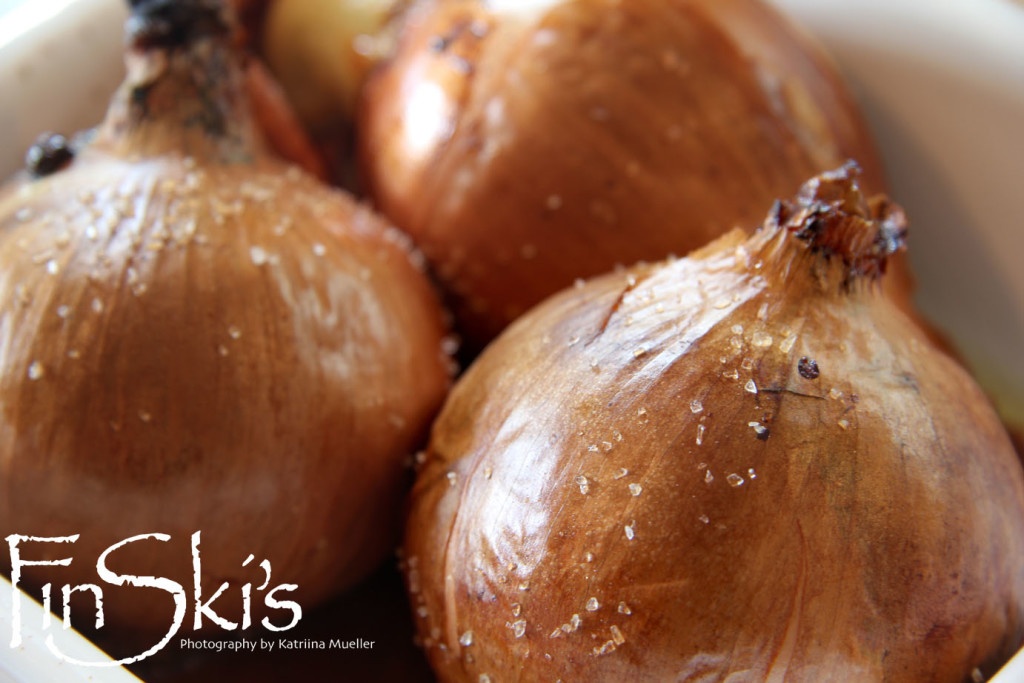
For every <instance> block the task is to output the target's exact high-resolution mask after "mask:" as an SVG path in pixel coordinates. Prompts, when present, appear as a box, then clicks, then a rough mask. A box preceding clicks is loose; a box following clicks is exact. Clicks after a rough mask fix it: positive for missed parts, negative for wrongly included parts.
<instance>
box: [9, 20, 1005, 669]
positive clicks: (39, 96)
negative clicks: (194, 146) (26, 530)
mask: <svg viewBox="0 0 1024 683" xmlns="http://www.w3.org/2000/svg"><path fill="white" fill-rule="evenodd" d="M773 2H775V3H776V4H778V5H779V6H781V7H782V8H783V9H785V10H786V11H788V12H789V13H790V14H791V15H793V16H794V17H796V18H797V19H798V20H800V21H801V22H802V23H803V24H804V25H805V26H806V27H807V29H808V30H809V31H810V32H811V33H812V34H814V35H816V36H817V37H818V38H819V39H820V40H821V42H823V43H824V44H825V46H826V47H827V48H828V49H829V51H830V52H831V53H832V54H833V55H834V56H835V58H836V60H837V62H838V63H839V65H840V67H841V68H842V70H843V71H844V72H845V73H846V75H847V77H848V78H849V79H850V81H851V83H852V85H853V87H854V90H855V91H856V93H857V94H858V96H859V98H860V100H861V102H862V105H863V107H864V110H865V112H866V114H867V117H868V119H869V122H870V124H871V126H872V128H873V130H874V132H875V135H876V136H877V139H878V141H879V143H880V146H881V149H882V153H883V157H884V160H885V163H886V168H887V171H888V173H889V178H890V180H891V185H892V189H893V197H894V198H895V199H896V200H897V201H899V202H900V203H901V204H903V205H904V207H905V208H906V209H907V211H908V214H909V215H910V217H911V220H912V234H911V254H912V260H913V263H914V266H915V268H916V271H917V274H918V278H919V283H920V290H919V297H918V298H919V303H920V305H921V307H922V309H923V310H924V311H925V312H926V313H927V314H928V315H929V316H931V317H932V318H933V319H934V320H935V321H936V322H937V323H938V324H939V325H940V326H941V327H942V328H943V329H945V330H946V331H948V332H949V333H950V335H951V336H952V338H953V339H954V340H955V342H956V343H957V344H958V345H959V347H960V348H961V349H962V351H963V352H964V354H965V356H966V357H967V359H968V360H969V362H970V363H971V365H972V366H973V369H974V370H975V372H976V374H977V375H978V376H979V377H980V379H981V380H982V382H983V384H985V385H986V387H987V388H988V389H989V390H990V391H991V392H992V393H993V395H994V396H995V397H996V399H997V402H998V403H999V407H1000V408H1001V410H1002V411H1003V414H1004V415H1005V416H1006V417H1007V418H1008V419H1010V420H1011V421H1012V422H1014V423H1015V424H1018V425H1024V353H1022V352H1021V351H1022V349H1024V268H1021V267H1020V266H1019V265H1018V263H1017V262H1018V260H1019V259H1020V258H1021V255H1022V254H1024V218H1021V214H1020V209H1018V202H1019V201H1020V194H1021V190H1020V186H1021V182H1022V181H1024V7H1022V6H1020V5H1017V4H1014V3H1013V2H1012V1H1011V0H971V2H964V1H963V0H857V1H856V2H854V1H853V0H773ZM124 6H125V3H124V1H123V0H31V2H24V3H23V4H21V5H18V6H17V7H16V9H15V10H14V11H12V12H11V13H9V14H8V15H6V16H5V17H4V18H0V178H4V177H6V176H8V175H9V174H10V173H12V172H13V171H14V170H16V169H17V168H18V167H19V166H20V165H21V159H22V158H23V155H24V152H25V150H26V149H27V148H28V146H29V145H30V144H31V143H32V141H33V140H34V139H35V138H36V136H37V135H38V134H39V133H40V132H42V131H46V130H54V131H57V132H62V133H70V132H73V131H75V130H78V129H81V128H83V127H88V126H90V125H92V124H94V123H96V122H97V121H98V120H99V118H100V117H101V115H102V113H103V110H104V107H105V105H106V102H107V99H108V97H109V95H110V93H111V91H112V90H113V88H114V87H115V86H116V85H117V83H118V82H119V81H120V78H121V76H122V74H123V67H122V65H121V24H122V19H123V18H124V16H125V13H126V10H125V7H124ZM9 590H10V589H9V587H8V586H7V585H5V584H3V583H0V593H5V592H9ZM5 613H9V602H8V603H5V602H4V601H3V596H0V626H3V625H4V624H5V623H7V622H5V621H4V619H3V617H4V614H5ZM0 638H2V639H4V640H5V641H6V642H0V652H2V656H0V683H7V682H8V681H15V682H19V683H20V682H25V683H29V682H31V683H34V682H35V681H49V680H54V681H56V680H62V681H63V680H74V679H73V678H72V677H71V676H72V675H77V674H71V673H69V672H68V670H67V668H66V667H65V668H64V669H63V670H54V669H53V667H52V666H51V665H52V662H39V661H37V660H38V659H39V658H40V657H52V655H50V653H49V652H48V651H47V650H46V649H45V648H23V649H21V650H9V649H8V648H7V647H6V646H7V643H8V642H9V634H5V633H4V631H3V629H2V628H0ZM10 662H13V664H11V663H10ZM40 667H41V668H40ZM55 671H57V672H56V673H55ZM107 673H109V672H107ZM106 675H107V674H106V673H101V672H98V671H96V670H92V671H90V672H89V676H90V677H91V679H92V680H94V681H103V680H110V681H115V680H117V679H115V678H105V677H104V676H106ZM110 675H111V676H116V675H117V674H116V673H113V674H110ZM83 680H84V677H83ZM122 680H123V679H122ZM992 680H993V681H998V682H999V683H1010V682H1017V681H1024V653H1022V655H1019V656H1018V657H1017V658H1016V659H1015V660H1014V661H1013V662H1011V663H1010V664H1009V665H1008V666H1007V667H1006V669H1005V670H1004V671H1003V672H1002V673H1001V674H1000V675H999V676H997V677H996V678H994V679H992Z"/></svg>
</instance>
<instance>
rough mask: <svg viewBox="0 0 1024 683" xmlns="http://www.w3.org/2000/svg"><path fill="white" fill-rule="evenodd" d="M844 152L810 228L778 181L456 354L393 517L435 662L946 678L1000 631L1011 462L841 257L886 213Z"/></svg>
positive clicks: (966, 669) (634, 672) (1022, 499)
mask: <svg viewBox="0 0 1024 683" xmlns="http://www.w3.org/2000/svg"><path fill="white" fill-rule="evenodd" d="M848 174H851V171H849V169H847V170H846V171H843V172H840V173H839V174H834V175H833V176H832V177H831V179H829V178H826V179H824V180H822V181H821V184H820V185H819V186H818V189H819V190H821V189H822V188H824V189H823V190H822V191H823V192H824V193H825V194H827V192H828V191H829V189H828V186H829V185H830V184H834V183H838V186H839V188H840V189H841V190H842V193H852V194H846V195H843V194H840V200H839V203H840V205H841V203H842V202H843V201H845V199H842V197H844V196H845V197H846V198H850V197H853V198H855V199H856V201H851V202H850V208H849V209H843V210H839V209H837V208H836V206H837V205H835V204H833V205H832V207H831V208H830V209H828V210H827V211H825V212H824V213H821V214H819V215H820V216H821V217H823V219H824V221H823V223H821V224H819V227H820V226H821V225H824V226H827V227H824V228H823V229H824V231H825V232H824V234H825V235H826V236H827V235H832V236H839V239H837V240H835V241H833V242H832V243H831V245H829V244H828V240H827V239H822V238H820V237H814V236H813V234H812V235H811V236H808V235H806V234H805V237H807V238H808V240H809V241H808V243H806V244H804V243H802V242H801V240H800V239H799V238H798V237H797V234H796V233H795V232H794V230H796V228H803V229H806V230H810V232H811V233H813V231H814V230H815V229H817V228H815V223H814V220H813V219H814V214H813V213H810V214H800V213H798V214H796V218H794V219H793V221H791V222H787V220H786V215H789V216H790V217H792V216H793V213H792V212H793V210H794V207H801V206H802V207H803V208H806V205H805V204H801V203H788V204H784V205H780V206H781V207H782V208H781V209H779V210H777V211H776V212H775V213H774V214H773V215H774V216H776V217H777V218H781V223H782V227H781V228H780V227H778V226H773V225H772V224H771V221H769V224H768V225H767V226H766V228H765V229H764V230H763V231H762V232H760V233H758V234H756V235H755V236H753V237H752V238H750V239H749V240H748V241H743V236H742V235H740V234H738V233H733V234H730V235H728V236H726V237H723V238H721V239H720V240H719V241H717V242H715V243H713V244H711V245H710V246H708V247H707V248H706V249H703V250H701V251H700V252H698V253H694V254H692V255H691V256H690V257H688V258H685V259H681V260H676V261H670V262H666V263H661V264H657V265H652V266H643V267H636V268H633V269H630V270H627V271H625V272H623V273H618V274H613V275H608V276H605V277H601V278H597V279H595V280H592V281H590V282H588V283H586V284H585V285H583V286H581V287H579V288H575V289H570V290H568V291H565V292H563V293H561V294H559V295H557V296H555V297H553V298H552V299H550V300H548V301H547V302H545V303H544V304H543V305H541V306H540V307H538V308H537V309H534V310H533V311H531V312H530V313H529V314H527V315H525V316H524V317H522V318H521V319H520V320H518V321H517V322H515V323H514V324H513V325H512V326H511V327H510V328H509V329H508V330H507V331H506V332H505V333H504V334H503V335H502V336H501V337H499V339H498V340H497V341H495V342H494V343H493V344H492V345H491V346H490V347H489V348H488V349H487V350H486V351H485V352H484V353H483V354H482V355H481V356H480V358H479V359H478V360H477V362H476V363H475V364H474V365H473V366H472V367H471V368H470V369H469V370H468V372H467V373H466V374H465V375H464V376H463V378H462V379H461V380H460V381H459V383H458V384H457V385H456V387H455V389H454V390H453V392H452V394H451V395H450V397H449V400H448V402H447V403H446V406H445V408H444V409H443V411H442V414H441V416H440V417H439V419H438V421H437V422H436V423H435V427H434V431H433V434H432V438H431V443H430V446H429V449H428V451H427V454H426V460H425V464H424V466H423V469H422V470H421V472H420V474H419V477H418V480H417V484H416V486H415V488H414V492H413V499H412V500H413V503H412V507H411V512H410V518H409V522H408V525H407V529H406V553H407V565H406V573H407V582H408V585H409V590H410V595H411V597H412V601H413V608H414V613H417V614H418V615H419V617H420V618H419V620H418V628H419V633H420V638H421V640H422V642H423V644H424V646H425V648H426V651H427V653H428V656H429V658H430V660H431V663H432V665H433V667H434V669H435V671H437V673H438V675H439V677H440V679H441V680H443V681H476V680H477V679H478V677H479V676H480V675H482V674H486V675H488V676H490V677H491V680H502V681H505V680H524V681H526V680H555V679H558V678H561V679H563V680H587V681H626V680H629V681H664V680H695V679H698V678H699V679H701V680H705V679H707V680H725V679H726V678H728V677H730V676H738V677H742V678H743V680H766V681H776V680H783V679H784V680H786V681H825V680H844V681H846V680H851V681H852V680H857V681H862V680H863V681H877V680H885V681H893V682H896V681H906V682H908V683H909V682H911V681H914V682H919V681H951V682H958V681H963V680H966V679H967V678H968V677H969V676H970V675H971V672H972V671H973V669H974V668H975V667H980V669H981V670H982V671H983V672H985V673H987V674H991V673H993V672H994V671H995V669H996V668H998V666H999V665H1000V664H1001V663H1002V662H1004V661H1005V660H1006V659H1007V658H1008V657H1009V656H1010V655H1011V654H1012V653H1013V652H1014V651H1015V650H1016V649H1017V648H1018V647H1020V645H1021V642H1022V639H1024V531H1022V528H1021V519H1024V474H1022V471H1021V466H1020V464H1019V463H1018V461H1017V458H1016V456H1015V454H1014V452H1013V449H1012V447H1011V445H1010V442H1009V440H1008V438H1007V435H1006V433H1005V431H1004V429H1003V428H1002V426H1001V424H1000V422H999V419H998V418H997V416H996V415H995V413H994V411H993V410H992V408H991V407H990V405H989V403H988V401H987V400H986V398H985V396H984V395H983V394H982V392H981V391H980V390H979V389H978V388H977V387H976V386H975V385H974V383H973V381H972V380H971V379H970V378H969V376H968V375H967V374H966V372H964V371H963V370H962V369H961V368H960V367H959V366H957V365H956V364H955V363H954V362H953V361H952V360H951V359H950V358H949V357H948V356H946V355H945V354H943V353H941V352H939V351H937V350H936V349H935V348H934V347H933V346H932V345H931V344H930V343H929V342H928V340H927V338H926V337H924V336H922V333H921V331H920V330H919V328H917V327H916V325H914V324H913V323H912V322H911V321H910V320H909V319H908V318H907V317H906V316H904V315H903V314H902V313H901V312H900V311H899V310H898V309H897V308H896V307H895V306H894V305H893V303H892V302H891V301H889V300H888V299H887V298H885V297H883V296H881V295H879V293H878V292H877V291H875V288H874V287H873V286H869V285H868V284H867V283H866V282H865V279H864V278H859V279H857V278H855V279H853V280H850V279H849V275H850V274H851V272H852V270H853V269H854V268H852V267H851V266H852V265H853V264H857V263H858V260H857V258H856V257H857V256H858V254H859V255H860V256H864V255H865V254H867V253H869V252H872V251H873V252H874V254H875V255H874V256H873V257H870V258H866V259H863V260H861V261H859V263H860V266H858V268H859V269H860V270H861V271H862V272H864V273H865V276H869V275H870V270H871V268H864V266H866V265H867V264H870V263H871V262H872V260H874V261H875V262H876V263H880V261H881V260H883V259H884V251H885V249H884V248H878V247H879V245H880V244H882V243H884V241H885V240H876V239H875V237H877V236H878V235H879V234H880V233H881V232H882V231H881V230H877V225H878V223H873V222H869V221H868V220H867V209H866V208H865V207H866V205H865V204H864V203H863V200H862V199H860V198H859V197H858V196H856V192H855V190H851V189H850V186H849V185H848V183H849V175H848ZM833 189H835V187H834V186H833ZM814 192H815V188H814V187H813V186H812V187H811V193H812V194H813V193H814ZM817 196H818V197H821V196H823V195H822V194H821V192H819V193H818V194H817ZM874 210H875V211H877V212H880V213H876V214H875V215H876V217H881V218H882V221H881V222H882V224H884V223H886V222H890V223H891V224H897V223H898V213H894V212H895V209H893V208H892V207H886V206H885V205H884V204H881V205H880V204H876V205H875V207H874ZM851 216H852V218H851ZM890 219H891V220H890ZM865 225H875V226H876V231H875V232H871V233H867V234H866V236H865V233H863V232H861V233H860V234H861V236H862V237H865V239H863V240H860V246H859V247H856V248H848V247H854V246H855V244H856V242H857V239H858V238H856V237H855V235H856V234H857V231H863V230H865V229H866V228H865V227H864V226H865ZM844 233H845V234H846V236H845V237H843V236H842V235H843V234H844ZM851 235H852V236H853V237H851ZM844 245H845V246H844ZM815 252H816V253H815ZM826 253H831V254H832V256H831V258H830V259H826V258H825V254H826ZM846 259H848V260H849V263H847V264H846V265H844V264H843V261H844V260H846ZM844 282H846V283H847V284H846V286H845V289H846V290H848V291H841V290H843V289H844V285H843V283H844ZM805 359H806V360H805ZM812 361H813V364H814V367H816V368H817V371H818V372H817V374H815V372H814V371H813V370H812V369H811V367H812V366H811V363H812ZM801 368H803V372H801ZM467 634H469V635H468V636H467Z"/></svg>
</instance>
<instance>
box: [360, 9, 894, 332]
mask: <svg viewBox="0 0 1024 683" xmlns="http://www.w3.org/2000/svg"><path fill="white" fill-rule="evenodd" d="M495 5H501V6H502V7H505V8H507V7H512V6H514V5H516V3H513V2H505V3H495V2H491V3H484V2H480V1H479V0H451V1H446V0H421V1H420V2H418V3H415V4H414V5H413V6H412V7H411V8H410V9H409V10H408V11H407V12H406V13H405V14H404V15H403V17H402V23H401V32H400V36H401V38H400V43H399V46H398V49H397V53H396V54H395V55H394V57H393V58H392V59H391V60H390V61H389V62H387V63H386V64H384V65H383V66H382V68H380V69H378V70H377V71H376V72H375V73H374V74H372V75H371V78H370V79H369V81H368V83H367V84H366V87H365V89H364V94H363V106H362V108H361V112H360V120H359V133H360V137H359V145H360V156H361V165H362V168H363V170H364V171H365V181H366V182H367V184H368V187H369V190H370V192H371V195H372V197H373V198H374V200H375V201H376V203H377V206H378V207H379V208H380V209H381V210H382V211H383V212H384V214H385V215H387V216H388V217H389V218H391V219H392V220H393V221H395V222H396V224H397V225H398V226H399V227H401V228H402V229H404V230H406V231H407V232H409V233H410V234H411V235H412V236H413V239H414V240H416V242H417V244H419V245H420V246H421V247H422V248H423V250H424V252H425V253H426V255H427V257H428V259H429V260H430V262H431V264H432V265H433V267H434V269H435V270H436V272H437V273H438V275H439V276H440V279H441V282H442V284H443V285H444V286H445V287H446V288H447V290H448V292H449V294H450V295H451V297H452V299H451V300H452V302H453V305H454V308H455V314H456V319H457V321H458V323H459V325H460V326H461V328H462V331H463V332H464V333H466V334H467V336H468V338H469V340H470V341H471V342H472V343H473V344H475V345H476V346H480V345H481V344H482V343H483V342H486V341H487V340H489V339H490V338H491V337H493V336H494V335H495V334H496V333H497V332H498V331H500V330H501V329H502V328H503V327H504V326H505V325H506V324H507V323H508V322H509V321H511V320H513V319H514V318H515V317H516V316H517V315H519V314H520V313H522V312H523V311H525V310H526V309H527V308H529V307H530V306H531V305H533V304H535V303H537V302H538V301H540V300H541V299H543V298H544V297H546V296H547V295H549V294H552V293H553V292H555V291H557V290H558V289H561V288H563V287H566V286H568V285H569V284H571V283H572V282H573V280H574V279H575V278H577V277H581V276H591V275H596V274H599V273H603V272H607V271H608V270H611V269H612V267H613V266H615V265H616V264H624V265H630V264H632V263H634V262H636V261H639V260H658V259H662V258H665V257H666V256H668V255H670V254H680V255H681V254H684V253H687V252H689V251H691V250H692V249H695V248H697V247H700V246H702V245H704V244H706V243H707V242H708V241H710V240H711V239H713V238H715V237H717V236H719V235H721V234H723V233H725V232H727V231H728V230H730V229H731V228H733V227H737V226H739V227H743V228H752V227H753V226H756V225H757V222H758V221H759V220H760V218H761V214H762V213H763V211H764V207H765V206H767V205H768V204H769V203H770V202H771V201H772V200H773V199H774V198H775V197H778V196H789V195H791V194H792V193H793V192H795V191H796V190H797V188H798V187H799V186H800V184H801V183H802V182H803V181H804V180H805V179H806V178H808V177H810V176H811V175H813V174H815V173H817V172H821V171H824V170H826V169H827V168H833V167H835V166H837V165H839V164H841V163H843V162H844V161H845V160H846V159H848V158H853V159H856V160H857V161H859V162H860V164H861V166H862V167H863V168H864V172H865V183H866V185H867V186H868V187H869V188H871V189H872V190H873V191H878V190H881V189H882V185H883V179H882V172H881V166H880V163H879V160H878V156H877V154H876V152H875V149H874V147H873V144H872V141H871V139H870V137H869V135H868V132H867V130H866V128H865V125H864V122H863V121H862V119H861V117H860V115H859V113H858V112H857V110H856V107H855V104H854V101H853V99H852V98H851V96H850V94H849V93H848V92H847V89H846V87H845V85H844V83H843V81H842V79H841V78H840V76H839V74H838V72H837V71H836V68H835V67H834V65H833V63H832V62H831V60H830V59H829V58H828V56H826V55H825V54H824V53H823V52H822V50H821V49H820V48H819V47H818V46H817V44H815V43H814V42H813V41H811V40H810V39H809V38H808V37H807V36H805V35H804V34H803V33H802V32H801V31H799V30H798V29H797V28H795V27H794V26H793V25H791V24H790V23H789V22H788V21H787V20H786V19H784V18H783V17H782V16H780V15H779V14H778V13H777V12H775V11H774V10H773V9H771V8H770V7H769V6H767V5H766V4H765V3H764V2H761V0H630V1H629V2H620V1H619V0H551V1H547V2H530V3H525V5H524V6H523V7H519V8H518V9H517V10H507V11H506V10H502V9H501V8H497V9H490V8H492V7H494V6H495ZM901 279H902V276H901ZM907 286H908V285H907V283H906V282H901V283H900V286H899V287H898V288H897V289H900V296H901V297H902V298H906V288H907Z"/></svg>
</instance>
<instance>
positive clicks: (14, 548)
mask: <svg viewBox="0 0 1024 683" xmlns="http://www.w3.org/2000/svg"><path fill="white" fill-rule="evenodd" d="M78 538H79V535H78V534H76V535H74V536H58V537H36V536H21V535H17V534H11V535H10V536H7V544H8V546H9V547H10V553H11V585H12V586H13V595H12V609H11V612H12V613H11V626H12V636H11V647H12V648H16V647H20V646H21V643H22V632H21V626H22V623H21V599H22V593H21V591H20V590H19V588H18V583H19V581H20V580H21V570H22V567H30V566H59V567H67V566H68V565H70V564H71V561H72V559H73V558H72V557H65V558H63V559H60V560H23V559H22V557H21V545H22V544H23V543H66V544H73V543H75V542H76V541H78ZM170 540H171V537H170V536H168V535H167V534H141V535H139V536H132V537H131V538H127V539H125V540H123V541H120V542H119V543H115V544H114V545H112V546H110V547H109V548H107V549H106V550H104V551H103V553H102V554H101V555H100V556H99V558H98V559H97V560H96V574H97V575H98V576H99V578H100V580H101V581H103V582H104V583H107V584H109V585H111V586H135V587H140V588H156V589H159V590H162V591H165V592H166V593H169V594H170V595H171V596H172V597H173V598H174V617H173V619H172V621H171V625H170V628H169V629H168V631H167V633H166V634H165V635H164V637H163V638H162V639H161V640H160V642H158V643H157V644H156V645H154V646H153V647H151V648H149V649H148V650H146V651H145V652H143V653H141V654H138V655H135V656H134V657H128V658H125V659H120V660H117V661H104V662H84V661H80V660H77V659H74V658H72V657H69V656H68V655H66V654H64V653H63V652H61V651H60V649H59V648H58V647H57V644H56V642H55V641H54V638H53V634H52V633H51V634H49V635H47V637H46V647H47V648H48V649H49V650H50V652H52V653H53V654H54V656H56V657H58V658H59V659H61V660H63V661H66V662H68V663H71V664H75V665H78V666H95V667H103V666H121V665H123V664H132V663H134V662H139V661H142V660H143V659H146V658H147V657H149V656H151V655H154V654H156V653H157V652H159V651H160V650H162V649H163V648H164V647H165V646H166V645H167V643H168V642H170V640H171V639H172V638H173V637H174V636H175V634H177V633H178V631H179V630H180V629H181V627H182V625H183V624H184V623H185V614H186V611H187V603H188V597H189V596H188V593H187V591H186V590H185V587H184V586H182V585H181V584H180V583H178V582H177V581H172V580H171V579H168V578H165V577H157V576H135V575H133V574H118V573H116V572H113V571H111V570H110V569H109V568H108V567H107V558H108V557H109V556H110V554H111V553H114V552H116V551H117V550H118V549H119V548H123V547H125V546H127V545H129V544H131V543H138V542H142V541H151V542H152V541H161V542H164V543H166V542H167V541H170ZM199 540H200V532H198V531H197V532H196V533H194V534H192V569H193V592H192V597H193V605H194V611H195V616H194V619H193V628H194V629H195V630H196V631H198V630H199V629H201V628H202V626H203V618H204V617H205V618H207V619H209V620H210V621H211V622H213V623H214V624H216V625H217V626H219V627H220V628H222V629H224V630H226V631H234V630H236V629H238V628H239V626H241V629H242V630H245V629H247V628H249V627H250V626H252V593H253V585H252V584H251V583H247V584H245V585H243V586H242V622H241V624H240V625H239V624H238V623H237V622H233V621H230V620H228V619H225V618H224V617H222V616H220V615H219V614H217V612H216V611H214V609H213V602H214V601H215V600H216V599H217V598H219V597H220V596H221V595H222V594H223V593H224V591H225V590H227V589H228V583H227V582H225V583H223V584H221V585H220V587H219V588H218V589H217V590H216V591H215V592H214V594H213V595H212V596H211V597H210V598H208V599H207V600H205V601H204V600H203V588H202V580H201V576H202V560H201V558H200V554H199ZM254 559H255V558H254V557H253V556H252V555H249V557H248V558H247V559H246V560H245V561H244V562H242V566H243V567H245V566H247V565H249V564H250V563H251V562H252V561H253V560H254ZM259 566H260V568H261V569H263V572H264V574H265V575H266V580H265V581H264V582H263V583H262V584H261V585H260V586H257V587H256V589H255V590H257V591H266V593H265V595H264V596H263V604H264V605H266V607H267V608H268V609H270V610H281V611H285V612H290V613H291V621H289V622H288V623H287V624H285V625H284V626H279V625H276V624H275V623H274V622H273V621H271V619H270V617H264V618H263V620H262V622H261V623H262V625H263V627H264V628H266V629H267V630H269V631H287V630H289V629H291V628H294V627H295V626H296V625H297V624H298V623H299V620H300V619H302V607H301V606H300V605H299V604H298V603H297V602H294V601H291V600H281V599H279V598H278V597H277V595H278V594H279V593H284V592H289V591H294V590H296V589H297V588H298V586H296V585H295V584H290V583H285V584H280V585H278V586H274V587H273V588H271V589H270V590H267V589H268V587H269V586H270V575H271V572H270V561H269V560H263V561H262V562H261V563H260V564H259ZM76 592H91V593H92V594H93V595H94V596H95V598H96V628H102V627H103V623H104V618H103V589H102V588H101V587H100V586H99V585H97V584H92V583H86V584H80V585H76V586H70V585H65V586H62V587H61V599H62V607H63V611H62V614H63V627H64V628H65V629H68V628H70V627H71V595H72V594H73V593H76ZM42 599H43V608H44V616H43V623H42V624H41V626H42V628H43V629H47V628H49V627H50V605H51V602H52V586H51V585H50V584H46V585H44V586H43V588H42Z"/></svg>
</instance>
